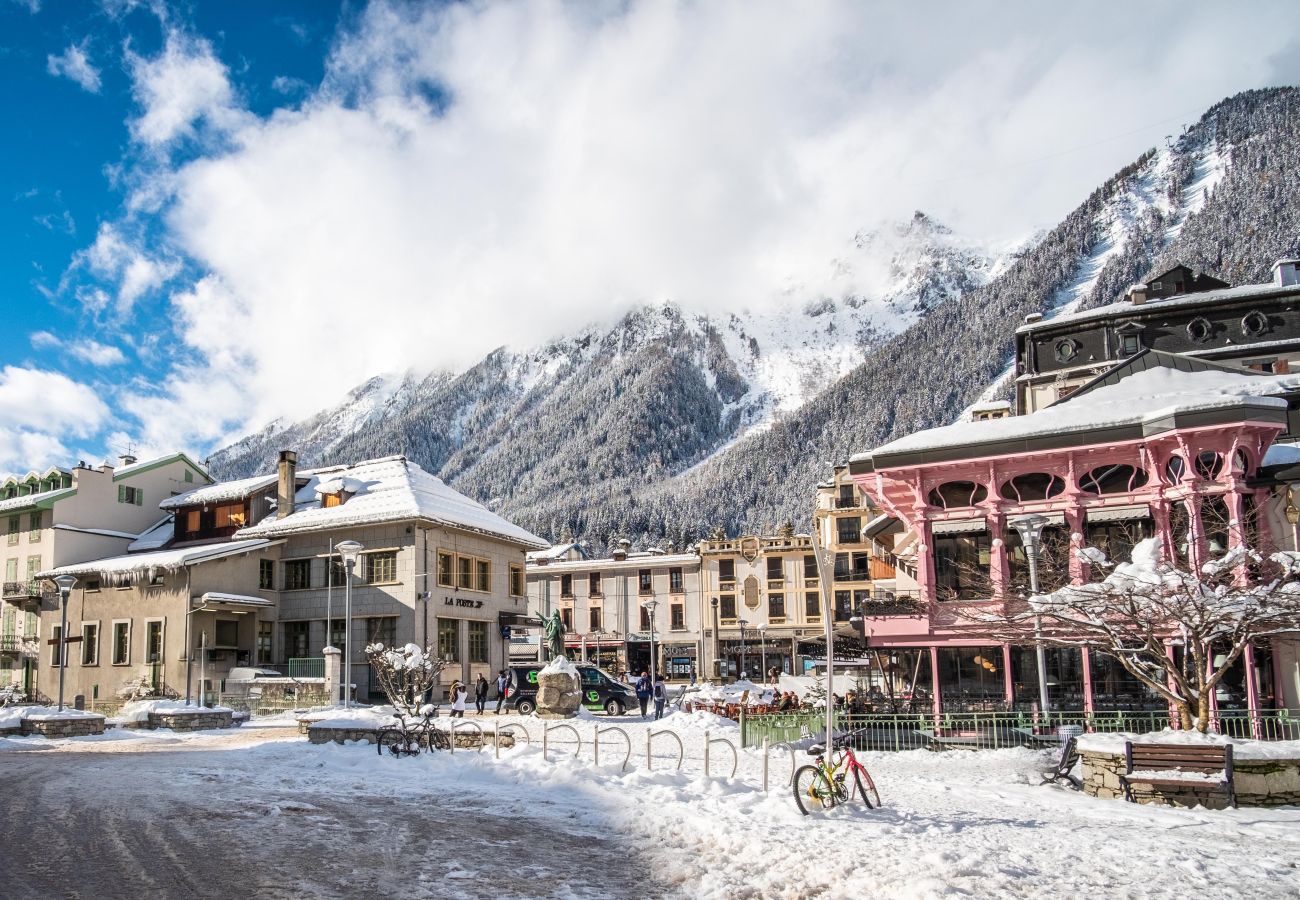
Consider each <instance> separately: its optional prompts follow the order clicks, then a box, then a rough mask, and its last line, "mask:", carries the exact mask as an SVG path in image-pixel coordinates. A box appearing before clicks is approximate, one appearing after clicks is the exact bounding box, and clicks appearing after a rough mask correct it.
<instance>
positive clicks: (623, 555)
mask: <svg viewBox="0 0 1300 900" xmlns="http://www.w3.org/2000/svg"><path fill="white" fill-rule="evenodd" d="M631 546H632V542H631V541H629V540H628V539H627V538H623V539H622V540H621V541H619V542H618V546H617V547H615V548H614V559H619V560H622V559H627V551H628V549H629V548H631Z"/></svg>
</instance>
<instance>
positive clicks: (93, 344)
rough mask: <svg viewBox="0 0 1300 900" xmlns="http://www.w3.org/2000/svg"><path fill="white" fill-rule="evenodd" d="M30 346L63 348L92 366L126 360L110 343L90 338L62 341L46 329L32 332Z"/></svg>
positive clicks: (116, 363) (53, 348)
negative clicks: (102, 342)
mask: <svg viewBox="0 0 1300 900" xmlns="http://www.w3.org/2000/svg"><path fill="white" fill-rule="evenodd" d="M31 340H32V346H33V347H35V348H36V349H37V350H63V351H65V352H66V353H67V354H68V355H69V356H71V357H73V358H74V359H79V360H81V361H82V362H84V363H89V364H90V365H92V366H116V365H119V364H121V363H124V362H126V356H125V355H124V354H123V353H122V351H121V349H119V348H118V347H114V346H112V345H110V344H101V343H100V342H99V341H96V340H93V339H91V338H83V339H81V340H76V341H64V340H63V339H62V338H60V337H58V336H57V335H54V334H51V333H50V332H48V331H37V332H35V333H34V334H32V338H31Z"/></svg>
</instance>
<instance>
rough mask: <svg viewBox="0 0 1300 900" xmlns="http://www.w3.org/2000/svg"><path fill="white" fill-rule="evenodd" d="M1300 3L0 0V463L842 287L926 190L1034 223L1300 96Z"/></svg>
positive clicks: (972, 211) (1018, 227) (34, 459)
mask: <svg viewBox="0 0 1300 900" xmlns="http://www.w3.org/2000/svg"><path fill="white" fill-rule="evenodd" d="M1243 10H1244V11H1243ZM1292 12H1293V9H1292V7H1291V6H1290V5H1289V4H1286V3H1276V4H1267V3H1260V4H1252V5H1250V6H1248V7H1242V8H1237V7H1228V6H1226V5H1223V4H1208V3H1207V4H1199V5H1198V4H1185V3H1181V2H1151V3H1148V4H1130V5H1127V6H1125V7H1123V8H1121V7H1110V6H1106V7H1103V8H1102V10H1101V11H1100V12H1097V11H1092V10H1080V9H1077V8H1073V7H1066V6H1061V7H1049V6H1048V5H1044V4H1037V3H1027V2H1026V3H1023V4H1011V3H998V4H976V3H965V2H962V3H953V4H949V5H948V6H947V8H946V9H944V10H943V13H942V14H941V15H936V14H935V13H934V12H933V11H927V10H919V11H918V10H917V9H915V8H913V7H912V6H910V5H903V4H892V3H888V4H864V3H859V2H848V0H844V2H839V0H822V2H816V3H810V4H801V5H799V9H798V10H797V11H796V10H795V8H794V7H793V6H792V5H790V4H786V3H778V2H762V0H756V2H725V0H719V2H716V3H707V4H700V3H673V2H666V0H665V2H621V0H620V2H615V0H610V2H586V3H562V2H559V0H531V2H515V3H498V2H490V0H485V2H480V3H474V4H448V3H418V2H403V0H376V2H371V3H366V2H361V0H353V2H347V3H342V2H329V0H300V2H278V0H262V2H252V0H242V2H237V0H220V2H217V0H208V2H204V0H190V2H183V3H168V2H166V0H100V2H91V0H85V2H72V0H63V2H56V0H0V122H3V123H4V125H3V129H4V130H3V141H0V296H3V298H4V308H5V310H6V313H7V316H6V326H7V327H6V328H4V329H3V330H2V331H0V367H2V368H0V471H14V470H26V469H28V468H32V467H39V466H44V465H48V464H51V463H68V462H70V461H75V460H76V459H77V458H89V459H98V458H100V457H102V456H111V455H115V454H116V453H117V452H119V451H120V450H121V449H122V448H123V447H124V446H125V444H126V443H127V442H130V443H131V444H133V445H134V446H135V447H137V448H141V449H142V450H143V451H144V452H154V451H166V450H170V449H186V450H188V451H190V452H192V453H195V454H198V455H200V456H201V455H204V454H206V453H207V452H209V451H210V450H211V449H213V448H214V447H217V446H220V445H221V444H222V443H223V442H225V441H227V440H229V439H230V438H232V437H234V436H237V435H240V434H243V433H246V432H247V431H248V430H249V429H253V428H258V427H261V426H263V425H265V424H266V423H267V422H269V421H271V420H273V419H275V418H277V417H300V416H303V415H307V414H310V413H311V412H313V411H315V410H317V409H319V408H321V407H323V406H325V405H327V404H330V403H333V402H336V401H337V400H338V399H340V398H341V397H342V396H343V395H344V394H345V393H346V392H347V391H348V390H349V389H350V388H351V387H353V386H355V385H357V384H358V383H360V382H361V381H363V380H365V379H366V378H368V377H370V376H372V375H376V374H383V373H393V372H403V371H406V370H412V371H416V372H427V371H432V370H437V369H446V370H453V371H454V370H456V369H459V368H462V367H464V366H466V365H469V364H472V363H473V362H474V361H475V360H476V359H477V358H479V357H480V356H481V355H482V354H483V353H485V352H487V351H489V350H491V349H493V348H494V347H496V346H498V345H501V344H511V345H514V346H518V347H527V346H531V345H535V344H538V343H541V342H542V341H543V340H544V339H546V338H548V337H551V336H554V335H556V334H559V333H562V332H566V331H572V330H574V329H575V328H577V327H579V326H581V325H583V324H586V323H587V322H588V321H591V320H594V319H599V318H602V317H606V318H607V317H611V316H613V315H615V314H617V313H618V312H619V311H620V310H621V309H623V308H625V307H627V306H628V305H630V304H632V303H637V302H644V301H648V300H659V299H664V298H671V299H674V300H676V301H678V302H679V303H681V304H682V305H683V306H685V307H687V308H688V309H692V310H700V311H709V312H715V311H724V310H726V309H734V308H737V307H738V306H752V305H761V304H765V303H768V304H770V303H778V302H788V299H784V298H788V297H789V296H790V293H789V292H790V289H791V286H792V285H793V286H794V288H795V290H796V292H797V293H799V294H801V295H807V296H810V297H815V296H818V295H819V293H821V292H825V291H826V290H828V289H829V288H828V285H829V283H830V282H829V281H828V278H829V277H830V275H829V273H830V272H831V271H832V270H833V269H834V265H833V263H834V260H835V259H836V257H837V255H838V254H840V253H842V252H843V250H844V248H845V247H846V246H847V245H848V243H849V242H851V240H852V237H853V235H854V234H856V233H857V232H858V231H860V230H862V229H864V228H872V227H875V226H878V225H879V224H881V223H883V222H888V221H891V220H897V219H903V218H906V217H908V216H909V215H910V214H911V212H912V210H914V209H917V208H921V209H925V210H926V211H927V212H929V213H931V214H932V215H934V216H936V217H937V218H939V219H940V220H942V221H944V222H946V223H947V224H949V225H951V226H952V227H953V228H954V229H956V230H957V231H958V232H959V233H961V234H963V235H966V236H968V237H970V238H971V239H974V240H978V241H982V242H987V243H989V244H1005V243H1006V242H1009V241H1014V240H1016V239H1018V238H1022V237H1024V236H1025V235H1027V234H1029V233H1032V232H1033V231H1035V230H1036V229H1038V228H1041V227H1043V226H1044V225H1050V224H1052V223H1054V222H1055V221H1057V220H1058V219H1059V218H1060V217H1061V216H1062V215H1063V214H1064V213H1066V212H1067V211H1068V210H1069V209H1071V208H1072V207H1073V206H1075V205H1076V204H1077V203H1078V202H1079V201H1080V200H1081V199H1082V198H1083V197H1084V196H1085V195H1086V194H1087V193H1088V192H1089V191H1090V190H1091V189H1092V188H1093V187H1095V186H1096V185H1097V184H1098V183H1099V182H1100V181H1101V180H1102V179H1104V178H1106V177H1107V176H1109V175H1110V174H1111V173H1113V172H1114V171H1115V170H1116V169H1117V168H1119V167H1120V166H1122V165H1124V164H1125V163H1127V162H1129V161H1131V160H1132V159H1133V158H1134V157H1136V156H1137V155H1138V153H1140V152H1141V151H1142V150H1143V149H1145V148H1146V147H1148V146H1158V145H1160V144H1161V143H1162V142H1163V140H1164V138H1165V136H1166V135H1168V134H1170V133H1173V134H1176V133H1177V131H1178V129H1179V127H1180V126H1181V124H1183V123H1187V122H1191V121H1193V120H1195V119H1196V118H1197V117H1198V116H1199V115H1200V113H1201V112H1202V111H1203V110H1204V109H1205V108H1206V107H1207V106H1209V105H1210V104H1212V103H1213V102H1215V101H1217V100H1219V99H1221V98H1222V97H1224V96H1227V95H1229V94H1232V93H1235V92H1237V91H1240V90H1244V89H1247V88H1252V87H1260V86H1267V85H1274V84H1291V83H1295V81H1296V80H1297V78H1300V62H1298V60H1300V43H1298V38H1297V35H1298V34H1300V20H1297V18H1296V17H1295V16H1294V15H1293V14H1292ZM1153 34H1159V35H1160V40H1158V41H1153V40H1152V39H1151V36H1152V35H1153ZM1189 60H1196V62H1195V64H1192V63H1189Z"/></svg>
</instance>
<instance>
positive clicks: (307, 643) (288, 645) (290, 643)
mask: <svg viewBox="0 0 1300 900" xmlns="http://www.w3.org/2000/svg"><path fill="white" fill-rule="evenodd" d="M284 653H285V656H286V657H288V658H289V659H302V658H303V657H305V656H307V655H309V654H310V653H311V623H310V622H285V623H284Z"/></svg>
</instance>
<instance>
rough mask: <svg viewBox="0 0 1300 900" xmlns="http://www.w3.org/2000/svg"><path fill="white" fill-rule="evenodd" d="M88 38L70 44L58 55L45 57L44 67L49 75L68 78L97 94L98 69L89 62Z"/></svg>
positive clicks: (98, 85) (98, 82)
mask: <svg viewBox="0 0 1300 900" xmlns="http://www.w3.org/2000/svg"><path fill="white" fill-rule="evenodd" d="M89 44H90V38H86V39H85V40H83V41H82V42H81V43H80V44H72V45H71V46H69V47H68V49H66V50H64V51H63V52H62V53H60V54H59V55H58V56H55V55H54V54H50V55H49V56H48V57H46V60H45V67H46V69H47V70H48V71H49V73H50V74H51V75H55V76H62V77H64V78H70V79H72V80H73V81H75V82H76V83H77V84H79V85H81V86H82V88H84V89H85V90H87V91H90V93H92V94H98V93H99V88H100V78H99V69H97V68H95V66H94V65H93V64H92V63H91V62H90V55H89V54H88V53H87V52H86V47H87V46H89Z"/></svg>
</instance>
